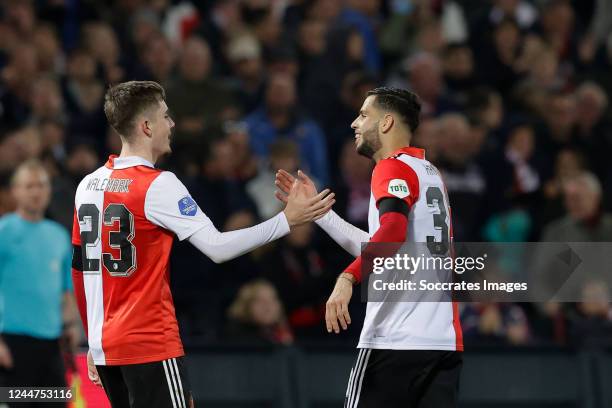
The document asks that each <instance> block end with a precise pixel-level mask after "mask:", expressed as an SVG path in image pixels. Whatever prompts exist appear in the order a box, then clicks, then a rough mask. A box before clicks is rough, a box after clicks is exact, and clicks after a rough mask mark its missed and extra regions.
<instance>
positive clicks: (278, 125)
mask: <svg viewBox="0 0 612 408" xmlns="http://www.w3.org/2000/svg"><path fill="white" fill-rule="evenodd" d="M297 102H298V101H297V92H296V84H295V79H294V78H293V77H292V76H290V75H288V74H283V73H276V74H274V75H271V76H270V79H269V81H268V84H267V87H266V93H265V103H264V105H263V106H261V107H260V108H258V109H257V110H256V111H254V112H253V113H251V114H250V115H249V116H247V117H246V119H245V122H246V124H247V126H248V128H249V134H250V135H251V148H252V149H253V152H254V153H255V154H256V155H257V156H259V157H260V158H261V159H264V160H266V159H267V158H268V157H269V154H270V146H271V145H272V143H274V142H275V141H277V140H281V139H288V140H292V141H294V142H295V143H296V144H297V145H298V148H299V152H300V162H301V163H302V164H303V165H304V170H305V171H306V172H307V173H308V174H310V175H312V176H313V177H314V178H315V179H316V180H318V181H319V182H320V183H322V185H327V183H328V182H329V172H328V161H327V149H326V146H325V135H324V134H323V131H322V130H321V128H319V126H318V125H317V124H316V123H315V122H314V121H312V120H310V119H308V118H307V117H305V116H303V114H302V113H301V112H300V111H299V106H298V103H297Z"/></svg>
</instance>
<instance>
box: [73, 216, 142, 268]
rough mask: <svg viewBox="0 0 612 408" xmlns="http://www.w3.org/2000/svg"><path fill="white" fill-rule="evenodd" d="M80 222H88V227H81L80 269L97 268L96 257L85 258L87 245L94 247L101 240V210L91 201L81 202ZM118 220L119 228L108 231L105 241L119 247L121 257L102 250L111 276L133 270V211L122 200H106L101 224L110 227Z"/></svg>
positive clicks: (112, 246)
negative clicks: (109, 201)
mask: <svg viewBox="0 0 612 408" xmlns="http://www.w3.org/2000/svg"><path fill="white" fill-rule="evenodd" d="M77 215H78V217H79V223H81V224H83V223H85V222H88V223H89V224H90V225H91V229H90V230H89V231H83V230H81V248H83V271H98V270H100V259H99V258H88V257H87V251H86V250H84V249H85V248H86V247H87V246H89V247H92V246H93V247H95V246H97V245H98V243H99V241H100V227H99V225H100V210H98V207H96V206H95V205H94V204H83V205H81V206H80V207H79V211H78V214H77ZM117 222H118V223H119V230H114V231H113V230H111V231H109V232H108V245H109V246H110V247H111V248H112V249H118V250H119V253H120V258H119V259H115V258H113V255H112V254H110V253H103V254H102V263H103V264H104V267H105V268H106V270H107V271H108V273H109V274H110V275H111V276H122V277H126V276H130V275H131V274H132V273H133V272H134V271H135V270H136V247H135V246H134V244H133V243H132V240H133V239H134V215H132V213H131V212H130V211H129V210H128V209H127V208H126V207H125V205H123V204H109V205H108V206H107V207H106V209H105V210H104V225H106V226H108V227H113V226H114V225H115V223H117Z"/></svg>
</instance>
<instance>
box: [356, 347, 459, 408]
mask: <svg viewBox="0 0 612 408" xmlns="http://www.w3.org/2000/svg"><path fill="white" fill-rule="evenodd" d="M462 364H463V356H462V353H461V352H457V351H438V350H375V349H360V350H359V355H358V356H357V362H356V363H355V366H354V367H353V369H352V370H351V375H350V378H349V383H348V388H347V391H346V398H345V401H344V407H345V408H380V407H385V408H417V407H418V408H453V407H456V406H457V396H458V391H459V373H460V372H461V366H462Z"/></svg>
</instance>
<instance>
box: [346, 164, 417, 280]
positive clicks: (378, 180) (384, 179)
mask: <svg viewBox="0 0 612 408" xmlns="http://www.w3.org/2000/svg"><path fill="white" fill-rule="evenodd" d="M372 194H373V195H374V199H375V200H376V206H377V207H378V205H379V203H380V200H382V199H383V198H394V199H400V200H402V201H404V202H405V203H406V204H408V208H410V207H412V205H413V204H414V203H415V202H416V201H417V200H418V199H419V178H418V177H417V175H416V173H415V171H414V170H413V169H412V168H411V167H410V166H409V165H407V164H406V163H404V162H403V161H401V160H398V159H395V158H389V159H384V160H381V161H380V162H379V163H378V164H377V165H376V167H374V171H373V172H372ZM407 228H408V217H407V216H406V215H405V214H402V213H401V212H395V211H392V212H386V213H384V214H382V215H381V216H380V228H379V229H378V231H376V233H375V234H374V235H373V236H372V238H371V239H370V241H369V242H370V243H381V242H387V243H403V242H404V241H405V240H406V230H407ZM399 248H400V246H399V245H398V246H397V248H395V246H394V245H389V246H385V247H380V246H377V247H376V255H374V253H373V252H374V251H373V248H372V247H371V246H369V245H368V246H367V247H366V248H365V249H364V250H363V251H362V254H361V255H360V256H358V257H357V259H355V260H354V261H353V263H351V264H350V265H349V266H348V268H346V270H345V271H344V272H346V273H350V274H351V275H353V276H354V277H355V279H356V280H357V282H361V280H362V276H361V269H362V265H363V262H366V264H368V263H371V259H372V258H374V256H393V255H394V254H395V253H396V252H397V251H398V250H399Z"/></svg>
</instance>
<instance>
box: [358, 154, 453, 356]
mask: <svg viewBox="0 0 612 408" xmlns="http://www.w3.org/2000/svg"><path fill="white" fill-rule="evenodd" d="M395 160H401V161H402V162H404V163H406V164H407V165H408V166H410V168H412V170H413V171H414V172H415V173H416V175H417V177H418V181H419V197H418V200H417V201H416V202H415V203H414V204H413V205H412V207H411V209H410V213H409V215H408V231H407V236H406V242H417V243H425V242H427V237H428V236H429V237H433V238H434V241H436V242H440V241H441V240H442V236H443V234H446V236H447V237H448V229H449V228H450V216H449V214H450V211H449V210H450V209H449V204H448V198H447V195H446V191H445V188H444V183H443V181H442V178H441V176H440V173H439V172H438V170H437V169H436V168H435V166H433V165H432V164H431V163H430V162H429V161H427V160H424V159H419V158H416V157H413V156H410V155H408V154H400V155H399V156H398V157H397V158H396V159H395ZM442 221H444V223H443V224H444V225H442ZM368 224H369V233H370V236H372V235H374V233H376V231H377V230H378V228H380V222H379V213H378V208H377V207H376V202H375V199H374V195H373V194H371V195H370V209H369V214H368ZM453 317H454V316H453V303H451V302H439V303H437V302H368V304H367V309H366V317H365V321H364V324H363V329H362V331H361V336H360V339H359V344H358V346H357V347H358V348H374V349H385V350H457V333H456V332H455V327H454V324H453Z"/></svg>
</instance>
